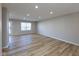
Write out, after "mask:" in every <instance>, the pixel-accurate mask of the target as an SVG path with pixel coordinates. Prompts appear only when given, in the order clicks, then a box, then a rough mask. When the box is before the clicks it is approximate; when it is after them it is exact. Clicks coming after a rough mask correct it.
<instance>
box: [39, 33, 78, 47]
mask: <svg viewBox="0 0 79 59" xmlns="http://www.w3.org/2000/svg"><path fill="white" fill-rule="evenodd" d="M40 35H44V34H40ZM44 36H47V35H44ZM47 37H50V36H47ZM50 38H54V39H57V40H60V41H63V42H66V43H70V44H73V45H76V46H79V44H77V43H75V42H70V41H67V40H63V39H60V38H57V37H50Z"/></svg>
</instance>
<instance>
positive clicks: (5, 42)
mask: <svg viewBox="0 0 79 59" xmlns="http://www.w3.org/2000/svg"><path fill="white" fill-rule="evenodd" d="M8 21H9V17H8V10H7V8H5V7H2V47H3V48H8V43H9V37H8Z"/></svg>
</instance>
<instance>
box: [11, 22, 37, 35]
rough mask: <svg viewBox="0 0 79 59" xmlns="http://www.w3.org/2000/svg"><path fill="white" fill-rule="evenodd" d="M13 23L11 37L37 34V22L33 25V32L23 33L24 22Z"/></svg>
mask: <svg viewBox="0 0 79 59" xmlns="http://www.w3.org/2000/svg"><path fill="white" fill-rule="evenodd" d="M11 22H12V27H11V28H12V34H11V35H21V34H28V33H36V32H37V28H36V27H37V26H36V24H37V23H36V22H31V23H32V30H31V31H21V22H22V21H11Z"/></svg>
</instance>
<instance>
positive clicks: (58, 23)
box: [37, 13, 79, 45]
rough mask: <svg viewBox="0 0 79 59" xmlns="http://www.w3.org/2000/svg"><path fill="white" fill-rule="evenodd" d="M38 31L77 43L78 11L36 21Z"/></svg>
mask: <svg viewBox="0 0 79 59" xmlns="http://www.w3.org/2000/svg"><path fill="white" fill-rule="evenodd" d="M37 27H38V33H40V34H42V35H45V36H48V37H51V38H57V39H60V40H62V41H66V42H69V43H73V44H76V45H79V13H73V14H69V15H64V16H60V17H55V18H52V19H51V20H47V21H42V22H39V23H38V26H37Z"/></svg>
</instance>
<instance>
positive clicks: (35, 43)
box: [3, 34, 79, 56]
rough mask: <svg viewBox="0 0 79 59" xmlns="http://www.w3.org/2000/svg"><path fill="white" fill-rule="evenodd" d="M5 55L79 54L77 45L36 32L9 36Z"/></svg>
mask: <svg viewBox="0 0 79 59" xmlns="http://www.w3.org/2000/svg"><path fill="white" fill-rule="evenodd" d="M3 55H6V56H79V46H75V45H72V44H69V43H65V42H62V41H59V40H57V39H52V38H49V37H45V36H42V35H38V34H29V35H22V36H10V37H9V48H8V50H7V51H4V52H3Z"/></svg>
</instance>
